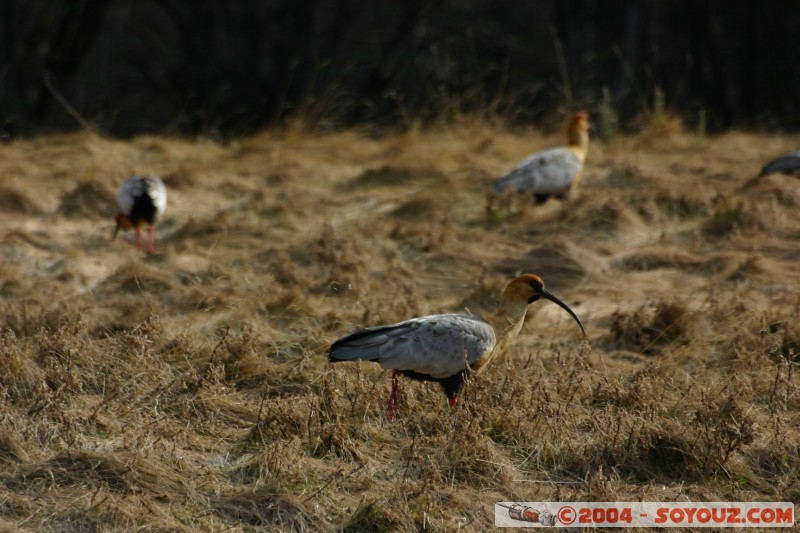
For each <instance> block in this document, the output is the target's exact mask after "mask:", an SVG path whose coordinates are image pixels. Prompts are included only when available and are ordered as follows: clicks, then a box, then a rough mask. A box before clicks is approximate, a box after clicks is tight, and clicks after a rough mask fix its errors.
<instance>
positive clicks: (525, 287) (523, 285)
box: [505, 274, 586, 336]
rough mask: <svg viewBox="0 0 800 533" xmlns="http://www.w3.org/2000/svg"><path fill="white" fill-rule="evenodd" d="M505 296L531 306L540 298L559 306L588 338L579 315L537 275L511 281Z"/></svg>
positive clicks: (525, 275) (524, 275)
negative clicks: (520, 299) (545, 285)
mask: <svg viewBox="0 0 800 533" xmlns="http://www.w3.org/2000/svg"><path fill="white" fill-rule="evenodd" d="M505 294H507V295H513V296H514V297H517V298H522V299H525V301H527V302H528V303H529V304H531V303H533V302H535V301H536V300H538V299H540V298H544V299H545V300H550V301H551V302H553V303H554V304H556V305H557V306H559V307H561V308H562V309H563V310H564V311H566V312H567V313H569V315H570V316H571V317H572V318H574V319H575V322H577V323H578V326H580V328H581V331H582V332H583V335H584V336H586V330H585V329H583V324H581V321H580V319H579V318H578V315H576V314H575V313H574V312H573V311H572V309H570V308H569V306H568V305H567V304H565V303H564V302H562V301H561V300H559V299H558V298H556V297H555V295H553V294H552V293H551V292H550V291H548V290H547V289H545V288H544V281H542V278H540V277H539V276H537V275H536V274H523V275H521V276H519V277H518V278H514V279H513V280H511V281H510V282H509V283H508V285H507V286H506V290H505Z"/></svg>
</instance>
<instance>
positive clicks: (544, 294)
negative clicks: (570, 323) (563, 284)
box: [539, 287, 586, 337]
mask: <svg viewBox="0 0 800 533" xmlns="http://www.w3.org/2000/svg"><path fill="white" fill-rule="evenodd" d="M539 295H540V296H541V297H542V298H546V299H548V300H550V301H551V302H553V303H554V304H556V305H557V306H559V307H560V308H561V309H563V310H564V311H566V312H567V313H569V314H570V316H571V317H572V318H574V319H575V322H577V323H578V325H579V326H580V327H581V331H582V332H583V336H584V337H585V336H586V330H585V329H583V324H581V319H580V318H578V315H576V314H575V313H574V312H573V311H572V309H570V308H569V306H568V305H567V304H565V303H564V302H562V301H561V300H559V299H558V298H556V297H555V296H554V295H553V294H552V293H551V292H550V291H548V290H547V289H545V288H544V287H542V288H540V289H539Z"/></svg>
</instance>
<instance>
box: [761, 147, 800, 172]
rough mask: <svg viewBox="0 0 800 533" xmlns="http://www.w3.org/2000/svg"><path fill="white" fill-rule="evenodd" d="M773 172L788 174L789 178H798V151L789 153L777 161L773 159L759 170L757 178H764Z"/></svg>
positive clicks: (799, 156) (799, 167)
mask: <svg viewBox="0 0 800 533" xmlns="http://www.w3.org/2000/svg"><path fill="white" fill-rule="evenodd" d="M774 172H780V173H782V174H788V175H790V176H800V150H797V151H795V152H789V153H788V154H785V155H782V156H780V157H779V158H777V159H773V160H772V161H770V162H769V163H767V164H766V165H765V166H764V168H762V169H761V174H759V176H758V177H761V176H766V175H767V174H772V173H774Z"/></svg>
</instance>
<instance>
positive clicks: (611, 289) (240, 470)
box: [0, 120, 800, 531]
mask: <svg viewBox="0 0 800 533" xmlns="http://www.w3.org/2000/svg"><path fill="white" fill-rule="evenodd" d="M562 137H563V135H562V133H561V132H554V133H553V134H552V135H550V134H544V133H541V132H539V131H536V130H531V131H524V132H516V133H510V132H508V131H506V130H505V129H503V128H500V127H495V126H492V125H490V124H486V123H481V122H476V121H470V120H464V121H463V122H457V123H454V124H452V125H448V126H447V127H432V128H431V129H424V130H414V129H412V130H410V131H409V132H406V133H402V134H392V135H387V136H383V137H380V138H375V137H372V136H369V135H366V134H360V133H359V132H355V131H350V132H340V133H333V134H327V135H323V134H311V133H306V132H303V131H302V130H299V129H287V130H281V131H268V132H265V133H263V134H261V135H258V136H255V137H252V138H247V139H241V140H236V141H233V142H230V144H228V145H225V146H221V145H218V144H215V143H214V142H212V141H209V140H202V139H198V140H176V139H167V138H160V137H139V138H135V139H133V140H130V141H125V142H123V141H114V140H107V139H102V138H98V137H95V136H93V135H91V134H88V133H76V134H69V135H53V136H43V137H39V138H35V139H31V140H19V141H15V142H13V143H11V144H6V145H0V176H2V181H0V187H2V189H1V190H0V193H2V194H0V219H2V238H1V239H0V244H1V245H2V248H0V250H1V251H2V257H3V261H2V265H0V268H2V278H1V279H0V304H1V305H2V323H1V325H2V330H1V333H0V345H1V346H2V357H0V402H2V409H1V410H0V413H1V416H2V423H0V525H1V526H2V528H4V529H5V530H9V531H11V530H13V531H19V530H30V531H65V530H71V531H133V530H141V529H158V530H170V531H223V530H224V531H250V530H260V529H265V530H307V531H318V530H323V531H324V530H328V531H330V530H344V531H361V530H365V529H371V530H379V531H390V530H414V529H418V530H421V529H425V530H430V531H441V530H457V529H458V530H461V531H482V530H486V529H490V528H491V527H492V524H493V517H494V514H493V513H494V511H493V509H494V503H495V502H496V501H504V500H517V501H539V500H548V499H558V500H596V501H614V500H662V501H664V500H681V499H686V500H700V501H707V500H757V501H762V500H766V501H794V502H797V501H800V481H799V480H798V472H800V384H799V383H798V368H797V367H798V363H799V362H800V320H798V314H799V313H800V246H799V243H800V181H799V180H797V179H793V178H791V177H786V176H770V177H766V178H764V179H763V181H762V182H761V183H760V184H758V185H757V186H755V187H753V188H751V189H748V190H740V187H741V185H742V184H744V183H745V182H746V181H747V180H748V179H749V178H751V177H752V176H753V175H755V174H756V173H757V172H758V170H759V169H760V168H761V165H762V164H763V163H764V162H765V161H767V160H769V159H771V158H772V157H774V156H776V155H779V154H781V153H783V152H786V151H788V150H790V149H795V148H797V147H798V146H800V137H797V136H794V137H789V136H765V135H760V136H759V135H756V134H749V133H729V134H725V135H722V136H719V137H713V138H697V137H693V136H690V135H683V134H677V135H672V136H671V137H670V138H669V139H668V140H661V139H660V137H661V136H660V135H659V134H658V132H645V133H643V134H641V135H638V136H635V137H621V138H618V139H616V140H615V141H614V142H613V143H612V144H610V145H603V144H601V143H599V142H597V141H593V144H592V146H591V148H590V151H589V157H588V160H587V170H586V174H585V177H584V179H583V181H582V183H581V189H579V191H578V192H577V195H575V196H574V197H573V198H572V200H571V201H569V202H568V203H564V204H562V203H560V202H558V201H556V200H551V201H550V202H548V203H547V204H545V205H543V206H541V207H539V208H531V207H526V206H524V205H512V206H511V207H510V209H509V210H505V211H501V212H497V213H493V214H487V212H486V210H485V204H486V197H485V193H486V191H487V189H488V185H489V183H490V182H491V181H492V180H493V179H494V178H495V177H497V176H499V175H501V174H502V173H504V172H505V171H507V170H508V169H510V168H511V167H512V166H513V165H514V164H515V163H516V162H517V161H519V160H520V159H521V158H522V157H523V156H524V155H526V154H527V153H529V152H531V151H533V150H536V149H540V148H545V147H549V146H553V145H559V144H561V143H562V142H563V139H562ZM133 173H154V174H158V175H161V176H162V177H164V179H165V182H166V183H167V186H168V187H169V205H168V208H167V213H166V215H165V217H164V219H163V223H162V224H161V225H160V227H159V229H158V234H157V242H156V246H157V248H158V249H159V252H160V253H159V255H157V256H154V257H150V258H144V257H140V256H139V255H138V254H137V253H136V252H135V250H134V248H133V245H132V236H131V235H126V236H125V237H124V238H118V239H117V240H116V241H111V240H110V236H111V233H112V229H113V226H114V221H113V215H114V213H115V210H116V200H115V197H116V190H117V187H118V186H119V184H120V183H121V182H122V181H123V180H124V179H125V178H127V177H128V176H130V175H132V174H133ZM523 271H524V272H533V273H537V274H539V275H541V276H542V277H543V278H544V280H545V282H546V283H547V284H548V288H550V289H552V290H553V292H554V293H555V294H557V295H558V296H559V297H561V298H562V299H564V301H566V302H567V303H568V304H569V305H570V306H571V307H572V308H573V309H574V310H575V311H576V313H577V314H578V315H579V316H580V317H581V319H582V320H583V322H584V324H585V325H586V329H587V333H588V342H587V343H586V344H583V343H582V340H581V338H580V334H579V332H578V328H577V327H575V324H574V323H573V322H572V321H571V319H570V318H569V316H567V315H566V313H564V312H563V311H561V310H560V309H559V308H558V307H556V306H555V305H552V304H548V303H546V302H545V303H537V304H534V305H532V306H531V308H530V311H529V315H528V320H527V323H526V325H525V327H524V328H523V331H522V333H521V335H520V338H519V339H518V342H517V343H516V345H515V346H514V348H513V349H512V350H511V352H510V353H508V354H507V356H506V358H505V360H504V361H502V362H501V363H498V364H495V365H493V366H492V367H490V368H489V369H488V371H487V372H485V373H483V374H482V375H481V376H479V378H477V379H474V380H472V381H470V382H469V383H468V385H467V387H466V391H465V393H464V394H463V396H462V398H463V400H464V401H462V402H460V403H459V406H458V408H457V409H455V410H453V411H451V410H449V409H448V408H447V402H446V401H445V398H444V397H443V396H442V395H441V392H440V390H439V389H438V386H436V385H434V384H421V383H416V382H408V381H405V382H403V387H402V389H401V410H400V413H399V417H398V420H397V421H396V422H394V423H389V422H387V420H386V417H385V406H384V402H385V400H386V398H387V397H388V390H389V386H390V380H389V376H388V374H387V373H385V372H382V371H381V370H380V368H378V367H377V365H374V364H366V363H365V364H360V365H359V364H352V365H350V364H340V365H337V366H335V367H334V366H330V365H328V363H327V360H326V351H327V347H328V345H329V344H330V342H331V341H333V340H334V339H335V338H337V337H338V336H340V335H343V334H345V333H348V332H350V331H352V330H354V329H356V328H358V327H361V326H368V325H377V324H384V323H390V322H394V321H398V320H402V319H405V318H410V317H412V316H416V315H420V314H425V313H433V312H446V311H458V310H462V309H464V308H469V309H470V310H472V311H480V310H482V309H485V308H491V307H492V306H493V304H494V301H495V298H497V296H498V295H499V291H500V289H501V287H502V286H503V284H504V283H505V282H506V281H507V280H508V279H510V277H511V276H513V275H515V274H517V273H519V272H523Z"/></svg>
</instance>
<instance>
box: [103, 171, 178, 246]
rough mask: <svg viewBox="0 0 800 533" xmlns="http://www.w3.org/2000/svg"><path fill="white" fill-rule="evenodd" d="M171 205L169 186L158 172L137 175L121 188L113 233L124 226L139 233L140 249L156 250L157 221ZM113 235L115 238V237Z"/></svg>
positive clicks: (125, 228) (137, 243)
mask: <svg viewBox="0 0 800 533" xmlns="http://www.w3.org/2000/svg"><path fill="white" fill-rule="evenodd" d="M166 208H167V188H166V187H165V186H164V182H163V181H161V179H160V178H157V177H155V176H134V177H132V178H129V179H127V180H126V181H125V183H123V184H122V186H121V187H120V189H119V214H118V215H117V226H116V228H114V235H113V237H116V236H117V232H119V230H120V229H122V230H124V231H128V230H131V229H132V230H133V231H134V232H135V233H136V249H137V250H139V251H141V252H145V253H147V254H154V253H155V252H156V250H155V246H154V244H153V241H154V234H155V225H156V221H157V220H158V218H159V217H160V216H161V215H163V214H164V211H165V210H166ZM142 226H146V227H147V245H146V247H145V246H144V245H143V243H142V233H141V232H142ZM113 237H112V238H113Z"/></svg>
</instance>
